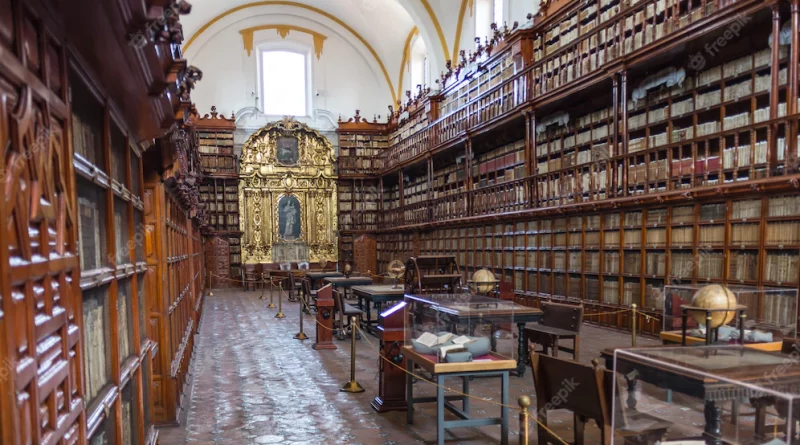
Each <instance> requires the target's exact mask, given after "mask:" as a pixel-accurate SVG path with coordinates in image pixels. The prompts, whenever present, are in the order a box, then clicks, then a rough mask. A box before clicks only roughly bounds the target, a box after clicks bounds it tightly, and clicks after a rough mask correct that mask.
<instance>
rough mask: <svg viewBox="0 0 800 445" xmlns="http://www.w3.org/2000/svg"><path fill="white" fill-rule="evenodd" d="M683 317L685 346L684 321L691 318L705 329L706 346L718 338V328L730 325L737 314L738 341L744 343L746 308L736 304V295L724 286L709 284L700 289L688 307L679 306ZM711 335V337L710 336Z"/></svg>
mask: <svg viewBox="0 0 800 445" xmlns="http://www.w3.org/2000/svg"><path fill="white" fill-rule="evenodd" d="M681 309H682V312H683V315H682V318H683V328H682V333H683V335H682V337H683V340H682V344H683V345H684V346H685V345H686V320H687V316H690V317H692V318H693V319H695V321H697V323H698V324H701V325H705V327H706V344H707V345H708V344H711V343H712V341H714V340H716V338H717V337H718V331H719V327H720V326H724V325H726V324H728V323H730V322H731V321H732V320H733V319H734V318H735V317H736V314H737V313H738V314H739V331H740V332H739V333H740V335H739V339H740V341H744V318H745V314H744V311H745V310H746V309H747V307H746V306H744V305H741V304H738V303H737V301H736V295H734V293H733V292H731V290H730V289H728V288H727V287H725V286H722V285H720V284H709V285H708V286H704V287H702V288H700V289H699V290H698V291H697V292H695V294H694V296H693V297H692V303H691V304H690V305H683V306H681ZM712 333H713V336H712Z"/></svg>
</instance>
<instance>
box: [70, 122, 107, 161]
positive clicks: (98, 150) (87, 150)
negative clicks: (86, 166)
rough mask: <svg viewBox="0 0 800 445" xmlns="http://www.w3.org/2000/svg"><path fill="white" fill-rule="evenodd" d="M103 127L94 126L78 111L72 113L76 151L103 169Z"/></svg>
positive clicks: (73, 138)
mask: <svg viewBox="0 0 800 445" xmlns="http://www.w3.org/2000/svg"><path fill="white" fill-rule="evenodd" d="M102 140H103V129H102V127H97V128H96V127H94V126H92V124H91V123H90V122H88V121H86V120H84V119H82V118H81V116H80V115H78V114H77V113H73V114H72V142H73V146H74V150H75V153H77V154H79V155H81V156H82V157H83V158H84V159H86V160H87V161H89V162H90V163H91V164H92V165H94V166H96V167H98V168H100V169H101V170H103V169H104V168H105V166H104V165H103V163H102V161H103V159H104V156H103V150H104V148H103V143H102Z"/></svg>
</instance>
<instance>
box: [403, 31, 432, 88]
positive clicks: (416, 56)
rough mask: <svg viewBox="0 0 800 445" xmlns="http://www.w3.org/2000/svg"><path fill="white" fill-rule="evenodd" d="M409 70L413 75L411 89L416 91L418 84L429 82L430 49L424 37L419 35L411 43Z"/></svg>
mask: <svg viewBox="0 0 800 445" xmlns="http://www.w3.org/2000/svg"><path fill="white" fill-rule="evenodd" d="M409 52H410V57H409V58H410V61H409V70H410V71H411V76H410V78H409V80H410V81H411V85H409V88H408V89H409V90H411V91H412V93H416V91H417V85H427V84H428V49H427V48H426V47H425V42H424V41H423V40H422V37H420V36H417V37H416V38H415V39H414V41H413V42H412V43H411V49H410V50H409Z"/></svg>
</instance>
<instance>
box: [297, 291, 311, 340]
mask: <svg viewBox="0 0 800 445" xmlns="http://www.w3.org/2000/svg"><path fill="white" fill-rule="evenodd" d="M298 308H300V310H299V311H297V312H299V313H300V332H298V333H297V334H295V336H294V338H296V339H297V340H307V339H308V335H306V333H305V332H303V297H302V296H301V297H300V304H299V305H298Z"/></svg>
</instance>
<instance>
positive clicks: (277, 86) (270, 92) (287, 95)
mask: <svg viewBox="0 0 800 445" xmlns="http://www.w3.org/2000/svg"><path fill="white" fill-rule="evenodd" d="M308 63H309V62H308V54H303V53H300V52H294V51H287V50H269V51H263V52H262V53H261V104H262V107H263V112H264V114H268V115H278V116H307V115H308V106H307V105H308V98H309V94H308V90H309V88H308V78H309V69H308Z"/></svg>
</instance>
